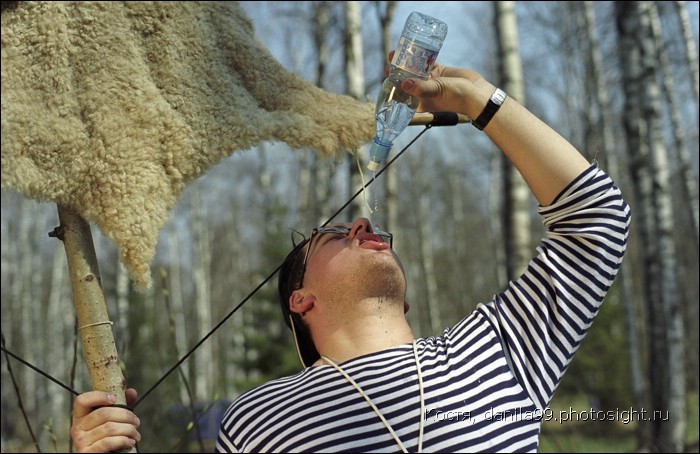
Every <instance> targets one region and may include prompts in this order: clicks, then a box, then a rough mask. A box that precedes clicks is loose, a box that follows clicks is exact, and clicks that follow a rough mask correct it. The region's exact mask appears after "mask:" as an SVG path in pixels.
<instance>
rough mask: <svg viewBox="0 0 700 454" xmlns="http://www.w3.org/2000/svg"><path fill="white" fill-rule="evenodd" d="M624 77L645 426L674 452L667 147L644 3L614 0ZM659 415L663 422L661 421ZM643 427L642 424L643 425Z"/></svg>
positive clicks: (673, 293)
mask: <svg viewBox="0 0 700 454" xmlns="http://www.w3.org/2000/svg"><path fill="white" fill-rule="evenodd" d="M615 6H616V15H617V20H618V26H619V28H620V38H621V46H620V52H621V56H622V68H623V71H624V74H623V77H624V87H625V90H626V93H625V112H626V114H627V115H626V116H625V129H626V135H627V139H628V149H630V150H638V153H637V154H636V155H634V156H632V157H631V158H632V159H631V160H630V163H631V174H632V177H633V179H634V180H635V181H634V182H635V184H634V187H635V194H636V196H637V197H636V198H637V205H638V207H637V213H638V215H637V219H638V221H639V226H640V230H641V235H642V245H643V247H644V279H643V280H644V296H645V298H646V303H647V306H648V319H647V327H648V333H649V337H650V338H649V343H650V346H651V348H650V354H649V381H650V401H651V411H652V412H654V413H653V414H654V415H658V416H657V417H656V418H654V419H653V420H652V421H649V422H648V428H649V432H650V436H651V445H650V446H649V447H648V449H650V450H652V451H654V452H680V451H682V449H683V432H684V428H685V418H686V416H685V370H684V358H683V356H684V350H683V323H682V319H681V314H682V311H681V310H680V308H679V307H678V289H677V283H676V263H675V255H674V245H673V238H672V222H673V219H672V218H673V213H672V207H671V194H670V178H669V172H668V162H667V157H666V149H665V147H664V145H663V139H662V136H661V132H660V128H661V124H660V119H659V116H660V106H659V105H660V93H659V89H658V86H657V84H656V80H655V77H656V71H655V68H656V64H657V58H658V56H657V55H656V52H655V50H654V49H655V44H654V42H653V36H652V31H651V23H650V16H649V4H648V3H647V2H616V3H615ZM664 417H665V418H664ZM642 424H644V423H643V422H642Z"/></svg>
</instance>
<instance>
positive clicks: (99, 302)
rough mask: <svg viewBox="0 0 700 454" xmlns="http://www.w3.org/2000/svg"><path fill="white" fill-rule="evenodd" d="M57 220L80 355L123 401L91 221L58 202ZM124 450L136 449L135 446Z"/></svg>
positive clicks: (96, 382) (98, 386) (100, 383)
mask: <svg viewBox="0 0 700 454" xmlns="http://www.w3.org/2000/svg"><path fill="white" fill-rule="evenodd" d="M58 219H59V221H60V225H59V227H57V228H56V229H55V230H54V231H53V232H52V233H50V234H49V235H50V236H55V237H57V238H58V239H60V240H61V241H63V246H64V247H65V249H66V257H67V259H68V272H69V273H70V280H71V285H72V287H73V304H74V306H75V312H76V315H77V317H78V327H79V334H80V340H81V342H82V344H83V355H84V357H85V363H86V365H87V368H88V372H89V374H90V381H91V382H92V387H93V389H95V390H99V391H106V392H109V393H111V394H114V396H116V398H117V401H116V402H115V403H116V404H121V405H126V395H125V391H126V382H125V380H124V375H123V374H122V370H121V367H120V365H119V355H118V354H117V348H116V344H115V342H114V336H113V334H112V322H111V321H110V320H109V314H108V313H107V306H106V305H105V299H104V293H103V292H102V280H101V279H100V271H99V267H98V265H97V256H96V255H95V246H94V244H93V242H92V233H91V232H90V225H89V224H88V223H87V222H86V221H85V220H84V219H83V218H82V217H81V216H80V215H78V214H77V213H76V212H75V211H73V210H72V209H70V208H68V207H66V206H63V205H58ZM123 452H137V451H136V449H135V448H134V449H132V450H130V451H123Z"/></svg>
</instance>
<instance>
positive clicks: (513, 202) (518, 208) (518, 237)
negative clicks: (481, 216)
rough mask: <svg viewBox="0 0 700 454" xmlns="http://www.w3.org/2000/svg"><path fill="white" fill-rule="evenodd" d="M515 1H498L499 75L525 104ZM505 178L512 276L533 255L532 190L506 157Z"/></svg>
mask: <svg viewBox="0 0 700 454" xmlns="http://www.w3.org/2000/svg"><path fill="white" fill-rule="evenodd" d="M515 4H516V2H514V1H499V2H494V7H495V21H496V32H497V42H498V46H499V50H498V54H499V58H498V61H500V62H501V67H500V68H499V77H500V80H501V85H502V88H503V90H505V92H506V93H508V96H511V97H512V98H513V99H515V100H517V101H518V102H519V103H520V104H522V105H526V103H525V90H524V86H523V75H522V67H521V60H520V54H519V51H518V26H517V18H516V16H515ZM501 159H502V161H501V162H502V166H501V172H502V178H503V197H504V199H503V202H504V204H503V207H502V210H503V211H502V213H503V214H502V219H503V233H504V244H505V256H504V258H505V260H506V269H507V276H508V279H509V280H510V279H513V278H515V277H516V276H518V275H520V274H521V273H522V272H523V271H525V268H526V267H527V263H528V261H529V260H530V256H531V255H532V248H531V244H530V241H531V238H530V237H531V232H530V212H529V203H530V191H529V190H528V188H527V185H526V183H525V181H524V180H523V178H522V177H521V176H520V174H519V173H518V172H517V170H516V169H515V167H514V166H513V165H512V164H511V163H510V161H509V160H508V159H507V158H506V157H505V156H502V157H501Z"/></svg>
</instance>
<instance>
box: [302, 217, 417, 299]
mask: <svg viewBox="0 0 700 454" xmlns="http://www.w3.org/2000/svg"><path fill="white" fill-rule="evenodd" d="M337 226H342V227H346V229H347V230H345V229H339V230H338V231H337V232H323V231H321V232H320V233H318V234H316V235H314V237H313V239H312V241H311V242H310V246H309V247H310V249H309V250H308V253H307V260H306V273H305V276H304V287H307V286H308V287H309V288H310V289H312V291H314V292H317V293H318V295H317V296H320V297H323V296H324V295H328V296H333V295H336V294H337V293H338V292H341V293H347V292H353V293H351V295H354V294H355V293H354V292H358V293H357V296H358V297H373V296H379V297H395V296H398V295H397V292H399V293H400V294H401V298H403V293H404V292H405V287H406V283H405V277H404V275H403V269H402V267H401V264H400V262H399V260H398V258H397V257H396V255H395V254H394V252H393V251H392V249H391V247H390V245H389V243H387V242H386V241H385V240H384V239H383V238H382V237H380V236H379V235H378V234H376V233H374V232H373V229H372V227H371V225H370V223H369V220H367V219H365V218H360V219H358V220H356V221H355V222H354V223H352V224H337Z"/></svg>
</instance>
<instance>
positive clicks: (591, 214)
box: [217, 165, 630, 452]
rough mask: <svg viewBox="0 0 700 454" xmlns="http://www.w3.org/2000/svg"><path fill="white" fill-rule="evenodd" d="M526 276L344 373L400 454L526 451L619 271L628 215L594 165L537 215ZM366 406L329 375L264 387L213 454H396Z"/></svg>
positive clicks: (224, 429) (247, 399) (314, 372)
mask: <svg viewBox="0 0 700 454" xmlns="http://www.w3.org/2000/svg"><path fill="white" fill-rule="evenodd" d="M540 213H541V215H542V216H543V218H544V224H545V226H546V227H547V229H548V231H547V235H546V237H545V239H544V240H543V242H542V245H541V246H540V247H539V248H538V250H537V256H536V257H535V258H534V259H533V260H532V261H531V262H530V264H529V266H528V269H527V271H526V272H525V273H524V274H523V275H522V276H521V277H519V278H518V279H516V280H514V281H512V282H511V283H510V284H509V285H508V288H507V289H506V290H505V291H504V292H502V293H500V294H498V295H496V296H495V297H494V299H493V301H491V302H489V303H486V304H480V305H479V306H478V307H477V308H476V310H475V311H474V312H473V313H471V314H470V315H468V316H467V317H465V318H464V319H462V320H461V321H460V322H459V323H457V324H456V325H455V326H454V327H452V328H450V329H447V330H445V331H444V332H443V334H442V335H441V336H437V337H429V338H425V339H419V340H418V341H417V346H418V354H419V357H420V361H421V370H422V374H423V383H424V392H425V409H426V411H425V414H423V415H421V414H420V406H419V397H418V396H419V390H418V377H417V374H416V366H415V362H414V358H413V350H412V346H411V345H410V344H406V345H400V346H397V347H394V348H390V349H387V350H384V351H382V352H378V353H373V354H369V355H364V356H361V357H358V358H354V359H352V360H350V361H347V362H345V363H343V364H342V367H343V369H344V370H345V371H346V372H347V373H348V374H349V375H350V376H351V377H352V378H353V379H354V380H355V381H356V382H357V383H358V384H359V386H360V387H361V388H362V389H363V390H364V391H365V392H366V393H367V394H368V395H369V396H370V398H371V399H372V401H373V402H374V403H375V404H376V405H377V407H378V408H379V409H380V411H381V412H382V414H383V415H384V417H385V418H386V419H387V420H388V421H389V424H390V425H391V427H392V428H393V429H394V431H395V432H396V433H397V435H398V437H399V438H400V439H401V440H402V442H403V444H404V445H405V446H406V448H407V449H408V450H409V451H410V452H416V450H417V446H418V427H419V418H425V421H424V424H425V428H424V437H423V450H424V451H425V452H438V451H444V452H479V451H489V452H494V451H500V452H506V451H507V452H513V451H519V452H536V451H537V445H538V437H539V433H540V426H541V423H542V416H543V411H544V410H545V409H546V408H547V406H548V404H549V402H550V400H551V398H552V395H553V393H554V390H555V389H556V387H557V385H558V384H559V382H560V380H561V378H562V375H563V374H564V372H565V371H566V368H567V366H568V365H569V362H570V361H571V358H572V356H573V354H574V353H575V351H576V350H577V349H578V347H579V345H580V343H581V341H582V340H583V337H584V336H585V334H586V332H587V331H588V329H589V327H590V326H591V323H592V322H593V319H594V318H595V316H596V314H597V313H598V309H599V307H600V304H601V303H602V301H603V298H604V296H605V294H606V292H607V291H608V289H609V288H610V285H611V284H612V281H613V279H614V277H615V274H616V273H617V270H618V269H619V267H620V264H621V261H622V256H623V253H624V250H625V247H626V241H627V235H628V229H629V220H630V217H629V208H628V206H627V205H626V203H625V202H624V200H623V199H622V196H621V193H620V191H619V189H618V188H617V187H615V185H614V184H613V182H612V180H611V179H610V178H609V177H608V176H607V175H606V174H605V173H604V172H602V171H601V170H599V169H598V168H597V167H596V166H595V165H592V166H591V167H590V168H589V169H588V170H587V171H585V172H584V173H583V174H581V175H580V176H579V177H578V178H577V179H576V180H575V181H574V182H572V183H571V184H570V185H569V186H568V187H567V188H566V189H565V190H564V191H563V192H562V194H561V195H560V196H559V197H558V198H557V200H555V202H554V203H553V204H552V205H550V206H548V207H542V208H540ZM397 450H398V446H397V444H396V442H395V440H394V439H393V438H392V437H391V435H390V434H389V431H388V430H387V429H386V427H385V426H384V425H383V424H382V423H381V421H380V420H379V418H378V417H377V415H376V414H375V413H374V411H373V410H372V409H371V408H370V407H369V405H367V402H366V401H365V400H364V398H363V397H362V396H361V395H360V394H359V393H358V392H357V391H356V390H355V389H354V388H353V387H352V386H351V385H350V384H349V383H348V382H347V381H346V379H345V378H344V377H343V376H342V375H340V374H339V373H338V372H337V371H336V370H335V369H333V368H332V367H330V366H321V367H311V368H307V369H304V370H303V371H301V372H300V373H299V374H297V375H294V376H291V377H285V378H281V379H278V380H275V381H272V382H269V383H266V384H264V385H262V386H260V387H258V388H255V389H253V390H251V391H249V392H247V393H245V394H243V395H241V396H240V397H239V398H238V399H237V400H236V401H235V402H234V403H233V404H232V405H231V407H230V408H229V409H228V411H227V413H226V415H225V416H224V419H223V421H222V423H221V430H220V434H219V439H218V442H217V451H220V452H396V451H397Z"/></svg>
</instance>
